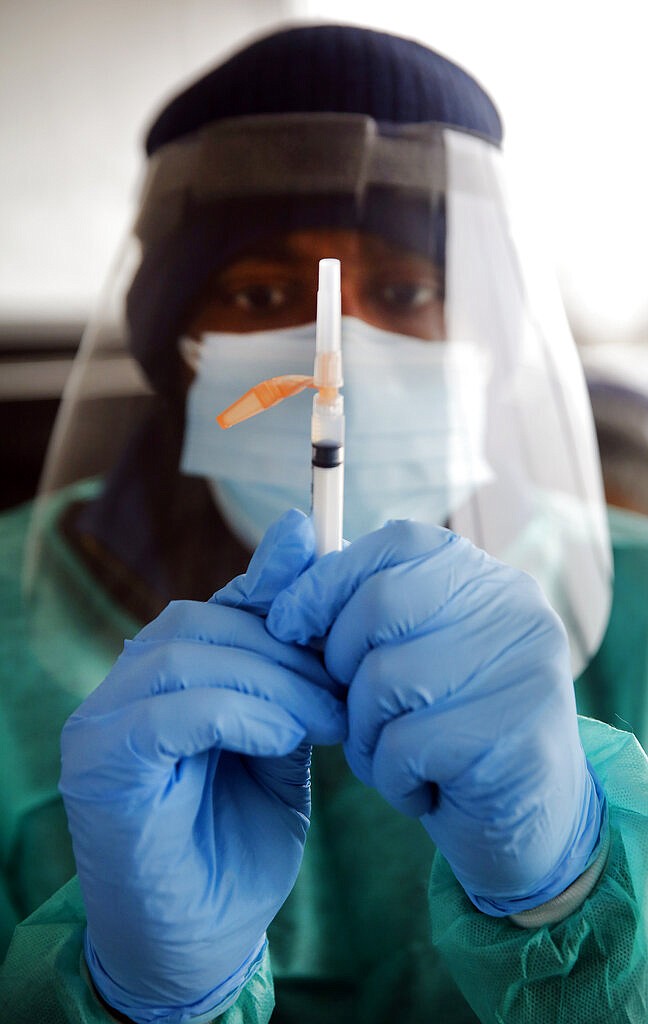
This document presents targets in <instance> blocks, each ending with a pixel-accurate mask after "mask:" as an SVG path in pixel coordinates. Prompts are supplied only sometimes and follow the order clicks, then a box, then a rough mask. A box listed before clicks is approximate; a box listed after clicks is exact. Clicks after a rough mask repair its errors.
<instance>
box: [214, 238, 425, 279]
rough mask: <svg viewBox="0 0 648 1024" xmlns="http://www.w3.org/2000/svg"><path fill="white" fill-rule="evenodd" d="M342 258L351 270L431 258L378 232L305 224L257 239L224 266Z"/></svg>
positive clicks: (310, 263)
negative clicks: (263, 238) (308, 225)
mask: <svg viewBox="0 0 648 1024" xmlns="http://www.w3.org/2000/svg"><path fill="white" fill-rule="evenodd" d="M327 258H334V259H339V260H340V261H341V262H342V264H343V267H344V269H345V270H346V271H347V272H348V271H350V270H353V269H362V268H363V267H364V268H366V267H376V266H383V267H385V266H393V265H395V264H404V265H412V264H413V263H414V264H420V265H424V266H428V267H429V266H432V265H433V264H432V261H431V260H429V259H428V258H427V257H425V256H423V255H422V254H420V253H416V252H413V251H411V250H408V249H405V248H402V247H400V246H398V245H395V244H393V243H391V242H388V241H387V240H386V239H384V238H381V237H379V236H378V235H375V234H371V233H369V232H366V231H361V230H357V229H350V228H304V229H300V230H296V231H289V232H285V233H283V234H280V235H275V236H274V237H272V238H270V239H267V240H264V241H262V242H257V243H255V244H254V245H253V246H251V247H250V248H248V249H246V250H243V251H242V252H240V253H238V254H237V255H236V256H234V257H233V258H232V260H230V262H229V263H228V264H227V265H226V266H225V267H224V268H223V269H222V271H221V272H226V271H227V270H228V269H229V268H231V267H236V266H237V265H241V264H247V265H249V264H250V263H252V262H256V261H261V262H265V263H268V262H281V263H288V264H291V265H292V266H295V267H299V266H300V265H304V266H310V265H312V264H313V263H317V262H318V261H319V260H320V259H327Z"/></svg>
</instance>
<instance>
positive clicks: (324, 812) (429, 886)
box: [0, 505, 648, 1024]
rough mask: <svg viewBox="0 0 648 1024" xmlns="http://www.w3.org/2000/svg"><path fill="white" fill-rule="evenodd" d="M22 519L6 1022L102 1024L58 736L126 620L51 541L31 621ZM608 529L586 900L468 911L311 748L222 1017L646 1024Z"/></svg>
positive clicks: (3, 1000) (4, 719) (643, 881)
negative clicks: (271, 908) (592, 859)
mask: <svg viewBox="0 0 648 1024" xmlns="http://www.w3.org/2000/svg"><path fill="white" fill-rule="evenodd" d="M57 511H58V510H57V507H56V505H54V506H53V507H52V509H51V519H52V522H54V520H55V518H56V515H57ZM28 515H29V510H28V508H23V509H19V510H16V511H13V512H11V513H8V514H5V516H4V517H2V523H1V525H0V529H1V531H2V536H1V537H0V549H1V550H2V562H1V564H0V578H1V581H2V582H1V592H0V603H1V604H0V606H1V608H2V614H3V637H4V638H3V641H2V643H3V648H2V654H3V657H2V659H1V660H0V672H1V673H2V681H1V683H0V686H1V697H0V727H1V728H2V730H3V735H2V743H1V744H0V757H1V758H2V760H3V786H2V793H1V796H0V799H1V800H2V808H1V815H0V825H1V828H2V832H1V834H0V844H1V846H0V853H1V856H2V866H3V868H2V875H1V876H0V878H1V881H2V886H3V889H2V893H0V897H1V903H2V907H1V912H2V915H3V924H4V929H5V936H6V937H7V940H8V938H9V936H10V934H11V932H12V931H13V940H12V941H11V945H10V948H9V952H8V954H7V959H6V962H5V965H4V968H3V972H2V976H1V980H0V1020H1V1021H3V1022H4V1021H5V1020H6V1021H12V1022H14V1021H33V1022H39V1024H41V1022H43V1024H59V1022H63V1021H66V1022H78V1024H81V1022H104V1024H106V1022H109V1021H110V1020H111V1019H112V1018H111V1016H110V1014H109V1013H108V1012H107V1011H106V1010H105V1008H103V1007H102V1005H101V1004H100V1002H99V1001H98V999H97V998H96V996H95V994H94V993H93V990H92V987H91V985H90V983H89V981H88V978H87V974H86V971H85V967H84V964H83V957H82V952H81V939H82V933H83V927H84V912H83V905H82V901H81V897H80V893H79V889H78V885H77V882H76V879H74V878H73V877H72V876H73V872H74V865H73V861H72V857H71V852H70V844H69V838H68V835H67V831H66V827H65V819H64V815H63V812H62V807H61V803H60V801H59V798H58V795H57V790H56V782H57V778H58V762H59V748H58V736H59V732H60V728H61V726H62V724H63V722H64V720H65V719H66V717H67V716H68V715H69V713H70V712H71V711H72V709H73V708H74V707H76V705H77V704H78V703H79V702H80V700H81V699H82V696H83V692H84V690H90V689H92V688H93V687H94V685H96V684H97V683H98V682H99V681H100V680H101V678H102V677H103V675H105V673H106V671H107V670H108V668H109V666H110V664H111V662H112V660H114V657H115V655H116V653H118V651H119V649H120V646H121V642H122V639H123V637H124V636H127V635H131V634H132V633H133V632H134V631H135V630H136V628H137V624H136V623H134V622H132V621H129V620H128V619H127V618H126V617H125V616H124V615H123V614H122V613H120V612H119V611H118V610H117V609H115V608H114V607H112V606H110V605H109V604H108V602H107V601H106V598H105V596H104V595H103V594H102V593H101V592H100V591H99V590H98V588H97V587H96V585H95V584H94V583H93V581H92V579H91V578H90V577H89V576H88V575H87V574H86V573H85V570H84V569H83V567H82V566H81V565H80V564H79V563H78V562H76V560H75V559H74V557H73V556H72V554H71V552H70V551H69V550H68V549H67V548H66V546H65V545H64V544H63V543H62V542H61V541H60V540H59V539H57V537H56V535H55V531H54V530H51V531H50V533H51V537H50V541H51V543H50V545H49V552H48V559H49V563H48V566H47V571H46V573H45V575H46V576H47V577H48V578H49V579H51V580H52V581H56V585H54V583H52V586H51V587H50V588H49V590H48V588H47V587H43V588H42V592H41V593H38V594H36V595H34V594H32V595H30V602H31V604H30V614H29V615H27V614H26V612H25V599H24V596H23V594H22V592H21V586H20V570H21V567H22V564H23V544H24V537H25V530H26V524H27V520H28ZM610 522H611V528H612V536H613V540H614V549H615V570H616V587H615V600H614V606H613V611H612V616H611V619H610V626H609V629H608V633H607V635H606V639H605V642H604V644H603V647H602V648H601V651H600V652H599V654H598V655H597V657H596V659H595V660H594V661H593V663H592V664H591V666H590V667H589V669H588V671H587V673H585V675H584V676H583V677H581V679H580V680H578V682H577V696H578V701H579V707H580V709H581V710H582V711H584V712H585V713H586V714H587V715H596V716H597V717H598V718H599V719H605V720H607V722H609V723H612V724H614V725H616V726H618V727H619V728H612V727H611V726H610V725H608V724H604V722H603V721H594V720H592V719H591V718H585V717H583V718H581V721H580V729H581V738H582V742H583V745H584V747H585V750H586V752H587V754H588V756H589V758H590V760H591V762H592V764H593V765H594V767H595V769H596V771H597V773H598V774H599V777H600V778H601V780H602V781H603V784H604V786H605V788H606V792H607V796H608V802H609V810H610V815H609V819H610V848H609V854H608V858H607V862H606V865H605V869H604V871H603V873H602V875H601V878H600V879H599V881H598V883H597V884H596V886H595V888H594V889H593V890H592V892H591V893H590V894H589V896H588V898H587V899H586V900H585V902H584V903H583V905H582V906H581V907H580V908H579V909H578V910H577V911H575V912H573V913H572V914H570V915H569V917H567V918H566V919H565V920H564V921H561V922H560V923H558V924H554V925H553V926H551V927H549V926H543V927H540V928H534V929H523V928H520V927H518V926H517V925H515V924H513V923H512V922H511V921H509V920H507V919H495V918H490V917H487V916H486V915H484V914H481V913H479V912H478V911H477V910H476V909H475V908H474V907H473V905H472V904H471V903H470V901H469V900H468V899H467V897H466V896H465V894H464V893H463V890H462V889H461V887H460V886H459V885H458V884H457V882H456V881H455V879H454V877H453V875H452V872H451V871H450V869H449V867H448V865H447V864H446V863H445V861H444V860H443V858H442V857H441V856H440V855H439V854H438V853H436V852H435V849H434V847H433V845H432V843H431V842H430V840H429V838H428V836H427V834H426V833H425V832H424V830H423V829H422V827H421V826H420V825H419V823H418V822H417V821H412V820H410V819H406V818H404V817H402V816H400V815H399V814H397V813H396V812H395V811H394V810H393V809H392V808H391V807H389V806H388V805H387V804H386V803H385V802H384V801H383V800H382V799H381V798H380V797H379V796H378V795H377V794H376V793H375V792H373V791H370V790H367V789H366V788H365V787H363V786H361V784H360V783H359V782H358V781H357V780H356V779H355V778H354V777H353V776H352V775H351V773H350V772H349V770H348V768H347V767H346V763H345V761H344V758H343V755H342V752H341V750H340V749H339V748H336V749H328V748H321V749H318V750H316V752H315V756H314V761H313V815H312V825H311V829H310V832H309V836H308V840H307V843H306V849H305V855H304V861H303V865H302V869H301V872H300V875H299V878H298V881H297V884H296V886H295V888H294V890H293V892H292V894H291V896H290V897H289V899H288V901H287V903H286V904H285V906H284V907H283V909H282V910H281V912H280V913H279V915H278V916H277V918H276V920H275V921H274V922H273V924H272V926H271V928H270V931H269V954H268V955H267V956H266V958H265V961H264V963H263V965H262V967H261V969H260V971H259V972H258V973H257V974H256V975H255V976H254V977H253V978H252V979H251V980H250V982H249V983H248V985H247V986H246V988H245V989H244V990H243V991H242V992H241V994H240V996H239V998H238V1000H237V1002H236V1003H235V1004H234V1006H232V1007H231V1008H230V1009H229V1010H227V1012H226V1013H225V1014H224V1015H223V1016H222V1017H221V1018H219V1019H220V1020H221V1021H222V1022H223V1024H235V1022H236V1024H238V1022H240V1024H252V1022H254V1024H257V1022H261V1021H267V1020H269V1018H270V1015H271V1013H272V1014H273V1016H272V1020H273V1022H277V1024H282V1022H285V1024H293V1022H295V1024H296V1022H299V1024H319V1022H323V1021H333V1022H336V1024H337V1022H339V1024H345V1022H354V1024H363V1022H367V1024H368V1022H372V1024H383V1022H384V1024H388V1022H389V1024H418V1022H426V1024H428V1022H429V1024H434V1022H439V1024H446V1022H453V1024H454V1022H456V1024H463V1022H466V1024H467V1022H475V1021H484V1022H486V1021H488V1022H501V1024H503V1022H506V1024H518V1022H519V1024H523V1022H524V1024H529V1022H531V1021H533V1022H536V1021H537V1022H543V1024H544V1022H549V1021H551V1022H570V1024H573V1022H575V1021H583V1022H587V1024H596V1022H599V1021H600V1022H601V1024H603V1022H605V1024H622V1022H626V1021H627V1022H630V1021H632V1022H637V1024H639V1022H642V1024H645V1022H646V1021H648V950H647V948H646V946H647V943H646V939H647V935H648V925H647V922H648V878H647V875H648V760H647V759H646V756H645V754H644V752H643V750H642V748H641V747H640V745H639V743H638V742H637V739H636V738H635V736H633V735H632V734H631V731H630V730H633V731H634V732H635V733H636V734H637V736H639V737H640V738H641V739H642V740H643V742H644V743H645V742H646V739H647V738H648V713H647V708H648V607H647V605H648V602H647V601H646V590H647V583H646V581H647V580H648V521H646V520H645V519H643V518H642V517H640V516H634V515H631V514H626V513H619V512H616V511H614V510H613V511H611V513H610ZM66 623H69V625H68V627H67V628H65V626H66ZM48 897H49V898H48ZM28 915H29V916H28ZM22 918H25V919H24V920H22V923H20V924H18V925H17V927H15V930H13V929H14V925H15V924H16V922H17V921H18V920H20V919H22ZM273 1006H274V1007H275V1009H274V1012H273Z"/></svg>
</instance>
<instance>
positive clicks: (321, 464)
mask: <svg viewBox="0 0 648 1024" xmlns="http://www.w3.org/2000/svg"><path fill="white" fill-rule="evenodd" d="M312 464H313V471H312V472H313V475H312V491H313V493H312V512H311V517H312V520H313V530H314V532H315V555H316V557H317V558H321V556H322V555H326V554H328V553H329V551H341V550H342V510H343V508H344V447H343V445H341V444H337V443H335V442H330V441H328V442H327V441H324V442H322V443H319V444H314V445H313V459H312Z"/></svg>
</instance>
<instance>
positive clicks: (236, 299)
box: [225, 282, 290, 313]
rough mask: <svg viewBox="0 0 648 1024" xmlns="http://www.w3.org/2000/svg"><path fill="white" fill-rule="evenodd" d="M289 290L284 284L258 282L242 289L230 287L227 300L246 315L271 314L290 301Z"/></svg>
mask: <svg viewBox="0 0 648 1024" xmlns="http://www.w3.org/2000/svg"><path fill="white" fill-rule="evenodd" d="M289 294H290V292H289V289H288V288H287V287H286V285H284V284H270V283H265V282H261V283H259V282H257V283H253V284H248V285H244V286H242V287H230V289H229V291H228V292H227V293H226V296H225V297H226V298H227V300H228V301H229V302H230V303H231V305H232V306H234V307H236V309H240V310H242V311H243V312H245V313H271V312H275V311H276V310H279V309H281V307H282V306H285V305H286V304H287V302H288V301H289Z"/></svg>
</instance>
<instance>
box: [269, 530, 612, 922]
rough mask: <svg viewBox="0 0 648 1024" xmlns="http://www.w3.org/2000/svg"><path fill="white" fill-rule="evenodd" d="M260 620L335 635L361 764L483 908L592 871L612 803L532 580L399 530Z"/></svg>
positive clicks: (527, 897) (308, 583)
mask: <svg viewBox="0 0 648 1024" xmlns="http://www.w3.org/2000/svg"><path fill="white" fill-rule="evenodd" d="M267 626H268V629H269V631H270V632H271V633H273V635H274V636H276V637H278V638H279V639H281V640H284V641H286V642H288V641H297V642H298V643H301V644H308V643H310V642H311V641H312V639H313V638H314V637H322V636H326V642H325V648H324V650H325V663H326V667H327V669H328V671H329V672H330V674H331V675H332V676H333V678H334V679H336V680H338V681H339V682H341V683H343V684H345V685H346V686H348V687H349V692H348V698H347V710H348V719H349V734H348V739H347V741H346V744H345V750H346V756H347V759H348V762H349V764H350V766H351V768H352V770H353V771H354V773H355V774H356V775H357V777H358V778H359V779H360V780H361V781H363V782H365V783H366V784H367V785H369V786H373V787H375V788H376V789H377V790H378V791H379V792H380V793H381V794H382V795H383V796H384V797H385V798H386V799H387V800H388V801H389V802H390V803H391V804H392V805H393V806H394V807H395V808H397V809H398V810H399V811H402V812H403V813H404V814H407V815H412V816H416V817H418V818H420V820H421V822H422V824H423V825H424V827H425V829H426V830H427V832H428V833H429V835H430V836H431V838H432V839H433V840H434V842H435V843H436V845H437V846H438V848H439V850H440V851H441V853H442V854H443V855H444V856H445V858H446V859H447V860H448V862H449V863H450V865H451V867H452V869H453V871H454V873H455V875H456V877H457V879H458V880H459V882H460V883H461V884H462V886H463V887H464V889H465V890H466V892H467V893H468V895H469V896H470V898H471V900H472V901H473V903H474V904H475V905H476V906H477V907H479V908H480V909H481V910H484V911H485V912H486V913H489V914H493V915H496V916H497V915H504V914H509V913H513V912H516V911H521V910H525V909H527V908H529V907H534V906H537V905H539V904H541V903H543V902H545V901H546V900H549V899H550V898H552V897H554V896H556V895H557V894H558V893H560V892H562V890H563V889H565V888H566V887H567V886H568V885H569V884H570V883H571V882H572V881H573V880H574V879H575V878H576V877H577V876H578V875H579V874H580V873H581V872H582V871H583V869H584V868H585V867H586V865H587V863H588V860H589V858H590V855H591V854H592V851H593V850H594V848H595V846H596V843H597V840H598V835H599V828H600V823H601V801H602V799H603V798H602V794H600V792H598V791H597V783H596V780H595V778H594V777H593V775H592V773H591V771H590V770H589V768H588V764H587V761H586V758H585V755H584V753H583V750H582V747H581V744H580V741H579V736H578V731H577V719H576V709H575V702H574V693H573V686H572V679H571V672H570V663H569V652H568V645H567V639H566V635H565V631H564V629H563V626H562V623H561V622H560V620H559V619H558V617H557V616H556V615H555V613H554V612H553V611H552V609H551V608H550V607H549V605H548V604H547V602H546V600H545V598H544V596H543V594H542V592H541V590H540V588H539V587H538V585H537V584H536V583H535V581H534V580H533V579H532V578H531V577H530V576H528V575H526V574H525V573H522V572H519V571H517V570H515V569H512V568H510V567H509V566H506V565H503V564H502V563H500V562H498V561H496V560H495V559H493V558H491V557H489V556H488V555H487V554H486V553H485V552H483V551H480V550H479V549H477V548H475V547H473V545H472V544H471V543H470V542H469V541H467V540H465V539H464V538H461V537H458V536H456V535H455V534H454V533H451V532H450V531H449V530H444V529H442V528H441V527H434V526H422V525H418V524H415V523H411V522H392V523H388V524H387V525H386V526H385V527H383V529H382V530H379V531H377V532H376V533H372V534H369V535H367V536H365V537H362V538H360V539H359V540H357V541H355V542H354V543H352V544H351V545H350V546H349V547H347V548H346V549H345V550H344V551H341V552H337V553H335V554H329V555H326V556H325V557H324V558H322V559H320V561H318V562H316V563H315V564H314V565H313V566H312V567H310V568H309V569H308V570H307V571H306V572H305V573H304V574H303V575H301V576H300V577H299V578H298V579H297V580H296V581H295V583H294V584H293V585H292V586H291V587H289V588H288V589H287V590H284V591H283V592H282V593H281V594H279V596H278V597H277V598H276V600H275V601H274V603H273V606H272V608H271V609H270V612H269V615H268V619H267ZM375 841H378V838H377V837H376V839H375Z"/></svg>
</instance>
